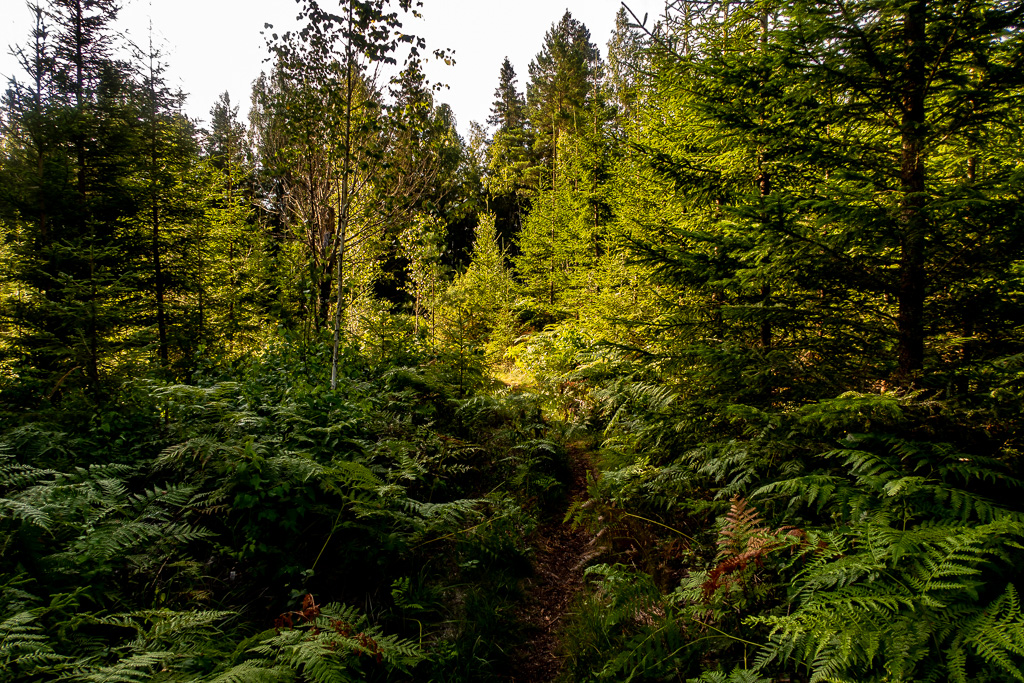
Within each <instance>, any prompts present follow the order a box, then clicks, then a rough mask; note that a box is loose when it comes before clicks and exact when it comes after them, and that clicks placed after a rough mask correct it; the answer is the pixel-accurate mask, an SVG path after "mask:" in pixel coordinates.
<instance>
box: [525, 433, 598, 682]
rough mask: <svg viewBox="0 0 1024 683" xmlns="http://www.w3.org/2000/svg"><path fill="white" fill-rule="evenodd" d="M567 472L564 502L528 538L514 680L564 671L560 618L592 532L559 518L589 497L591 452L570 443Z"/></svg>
mask: <svg viewBox="0 0 1024 683" xmlns="http://www.w3.org/2000/svg"><path fill="white" fill-rule="evenodd" d="M568 456H569V467H570V471H571V476H570V478H569V487H568V491H567V492H566V496H565V501H564V503H563V504H562V505H560V506H557V507H555V508H553V509H552V510H550V511H548V512H547V513H545V515H544V517H543V518H542V519H541V523H540V525H539V526H538V527H537V530H536V531H535V532H534V533H533V536H532V538H531V539H530V542H531V545H532V546H533V548H534V557H533V563H532V564H533V576H532V577H530V578H529V579H527V580H526V582H525V585H524V586H523V592H524V593H525V597H524V599H523V602H522V603H521V605H520V606H519V609H518V611H517V614H516V616H517V617H518V619H519V622H520V623H521V624H523V625H524V626H525V627H526V641H525V642H524V643H523V644H522V645H521V646H520V647H519V648H518V649H517V650H516V652H515V654H514V658H513V659H514V665H513V669H512V671H511V677H510V679H511V680H512V681H513V682H514V683H549V682H550V681H553V680H554V679H555V677H556V676H557V675H558V674H559V672H560V671H561V669H562V664H563V659H562V657H561V656H560V653H559V642H558V635H559V630H560V629H561V627H562V626H563V623H564V618H565V617H566V616H567V614H568V613H569V610H570V609H571V608H572V606H573V602H574V600H575V598H576V596H577V595H578V594H579V592H580V591H581V590H582V589H583V586H584V581H583V571H584V569H586V565H587V563H588V562H589V561H590V560H591V559H592V558H593V557H594V556H595V552H594V545H595V539H594V537H593V535H591V534H590V533H589V532H587V531H586V530H585V529H573V528H572V525H571V523H569V522H565V521H563V520H564V518H565V515H566V512H567V511H568V509H569V507H570V506H571V505H572V504H573V503H574V502H577V501H581V500H584V499H585V498H586V497H587V474H588V473H590V472H592V471H593V465H592V464H591V462H590V458H589V453H588V452H587V451H586V450H584V449H581V448H577V447H574V446H570V447H569V454H568Z"/></svg>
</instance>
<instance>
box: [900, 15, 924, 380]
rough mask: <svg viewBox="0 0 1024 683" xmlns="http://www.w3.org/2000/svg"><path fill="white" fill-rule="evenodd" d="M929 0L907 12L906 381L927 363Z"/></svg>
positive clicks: (903, 181) (903, 171)
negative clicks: (926, 58) (926, 163)
mask: <svg viewBox="0 0 1024 683" xmlns="http://www.w3.org/2000/svg"><path fill="white" fill-rule="evenodd" d="M927 11H928V4H927V0H916V1H915V2H914V3H913V4H912V5H910V7H909V9H908V11H907V13H906V15H905V16H904V40H905V43H906V48H907V61H906V65H905V68H904V75H903V93H902V105H903V106H902V109H903V111H902V120H901V125H900V138H901V141H902V158H901V165H900V192H901V195H902V206H901V211H900V224H901V225H900V230H901V237H900V251H901V253H900V281H899V290H898V301H899V312H898V315H897V319H896V326H897V335H898V348H897V358H898V362H899V366H898V376H899V380H900V382H901V383H903V384H904V385H909V384H913V381H914V380H913V376H914V374H915V373H917V372H918V371H920V370H921V369H922V368H923V367H924V336H925V335H924V299H925V273H924V261H925V247H926V245H925V240H926V235H927V232H928V217H927V215H926V213H925V201H926V197H925V168H924V160H925V139H924V137H925V136H924V134H925V91H926V89H927V78H928V74H927V71H926V64H925V50H926V40H927V35H926V26H925V23H926V19H927Z"/></svg>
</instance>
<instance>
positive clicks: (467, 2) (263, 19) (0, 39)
mask: <svg viewBox="0 0 1024 683" xmlns="http://www.w3.org/2000/svg"><path fill="white" fill-rule="evenodd" d="M0 4H2V5H4V6H6V9H5V10H4V11H0V51H2V54H0V76H2V78H3V82H4V83H6V82H7V79H8V78H9V77H10V76H12V75H15V74H19V73H20V69H19V67H18V65H17V62H16V61H15V60H14V58H13V57H12V56H10V54H9V50H8V49H7V48H8V46H13V45H16V44H23V43H27V40H28V37H29V34H30V31H31V29H32V17H31V14H30V13H29V11H28V9H27V6H26V4H25V3H24V2H23V0H0ZM123 4H124V7H123V9H122V10H121V14H120V17H119V19H118V22H117V28H119V29H121V30H124V31H126V32H127V33H128V34H129V36H130V37H131V38H132V39H133V40H134V41H135V42H136V43H138V44H140V45H146V44H147V43H148V37H147V36H148V26H149V18H150V17H152V20H153V27H154V34H155V38H156V43H157V45H158V46H162V48H163V50H164V52H165V53H166V61H167V62H168V65H169V69H168V76H169V80H170V81H171V83H172V84H173V85H177V86H178V87H180V88H181V89H182V90H183V91H184V92H186V93H188V95H189V97H188V101H187V104H186V113H188V115H189V116H191V117H193V118H197V119H204V120H205V119H207V118H208V114H209V111H210V108H211V107H212V106H213V103H214V102H215V101H216V100H217V97H218V95H219V94H220V93H221V92H223V91H224V90H227V91H228V92H229V93H230V94H231V100H232V102H234V103H236V104H240V105H241V112H240V113H241V116H242V117H243V119H244V117H245V115H246V113H247V112H248V108H249V93H250V85H251V84H252V81H253V80H255V79H256V77H257V76H258V75H259V73H260V71H262V70H263V69H264V68H265V67H266V65H265V64H264V63H263V60H264V59H266V57H267V54H268V53H267V50H266V47H265V43H264V40H263V37H262V36H261V35H260V31H262V30H263V25H264V23H270V24H273V25H274V30H275V31H278V32H281V31H282V30H284V29H287V28H290V27H292V26H294V20H295V15H296V14H297V13H298V7H299V5H298V4H297V3H296V2H294V1H293V0H126V1H124V3H123ZM323 4H324V6H325V7H327V6H329V5H330V4H331V2H330V0H324V2H323ZM627 4H628V5H629V6H630V7H631V8H632V9H633V11H634V12H636V14H637V16H640V17H642V16H643V15H644V13H645V12H646V13H649V14H650V15H651V21H653V20H654V19H655V18H656V17H657V15H658V14H659V13H660V11H661V10H662V8H663V7H664V0H628V2H627ZM619 6H620V3H619V0H561V1H560V2H557V1H556V2H551V1H550V0H425V2H424V6H423V7H422V8H421V9H420V11H421V12H422V13H423V17H424V18H423V20H422V21H418V20H415V19H413V18H412V17H411V16H409V18H408V20H407V21H405V26H404V30H405V31H406V32H409V33H416V34H418V35H422V36H423V37H425V38H426V40H427V48H428V51H432V50H433V49H435V48H441V47H447V48H452V49H454V50H455V59H456V64H455V66H452V67H448V66H445V65H443V64H436V65H428V67H427V75H428V77H430V78H431V80H435V81H441V82H444V83H447V84H448V85H449V86H450V89H449V90H445V91H442V92H441V93H439V94H438V95H437V100H438V101H439V102H447V103H448V104H449V105H451V107H452V109H453V110H454V111H455V116H456V117H457V119H458V122H459V130H460V131H462V132H463V134H465V132H466V131H467V130H468V128H469V122H470V121H479V122H480V123H484V121H485V120H486V118H487V116H488V114H489V112H490V106H491V102H492V100H493V99H494V98H493V94H494V89H495V87H496V86H497V84H498V72H499V70H500V68H501V62H502V60H503V59H504V58H505V56H506V55H507V56H508V58H509V59H510V60H511V61H512V65H513V66H514V67H515V70H516V74H517V75H518V76H519V88H520V90H522V91H525V88H526V82H527V81H528V79H529V75H528V71H527V67H528V65H529V63H530V61H531V60H532V59H533V57H534V56H535V55H536V54H537V52H539V51H540V49H541V47H542V45H543V40H544V33H545V32H546V31H547V30H548V29H549V28H550V27H551V25H552V24H553V23H555V22H557V21H558V20H559V19H561V17H562V14H563V13H564V12H565V10H566V9H568V10H569V11H570V12H572V15H573V17H575V18H576V19H578V20H579V21H582V22H583V23H584V24H586V26H587V28H589V29H590V34H591V40H593V41H594V43H596V44H597V46H598V47H599V48H601V54H602V56H604V55H605V52H606V44H607V42H608V39H609V37H610V36H611V32H612V29H613V28H614V26H615V14H616V12H617V11H618V8H619Z"/></svg>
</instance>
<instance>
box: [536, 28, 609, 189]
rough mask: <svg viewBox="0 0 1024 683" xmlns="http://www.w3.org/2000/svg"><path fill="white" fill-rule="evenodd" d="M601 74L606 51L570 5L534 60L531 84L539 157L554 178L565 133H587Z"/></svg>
mask: <svg viewBox="0 0 1024 683" xmlns="http://www.w3.org/2000/svg"><path fill="white" fill-rule="evenodd" d="M600 75H601V57H600V53H599V52H598V49H597V46H596V45H594V43H592V42H591V41H590V31H589V30H588V29H587V27H586V26H584V25H583V24H582V23H580V22H579V21H577V20H576V19H574V18H573V17H572V14H570V13H569V12H568V11H566V13H565V14H564V15H563V16H562V19H561V20H560V21H559V22H558V23H556V24H553V25H552V26H551V28H550V29H549V30H548V31H547V33H545V35H544V46H543V47H542V49H541V51H540V52H538V53H537V56H536V57H534V59H533V61H531V62H530V83H529V85H528V86H527V89H526V100H527V104H528V110H529V117H530V123H531V125H532V128H533V131H534V135H535V139H534V149H535V151H536V153H537V156H538V159H537V163H538V166H539V167H540V170H541V171H542V174H543V171H545V170H546V174H547V175H548V176H549V181H550V174H551V173H553V171H554V166H553V164H554V162H555V157H556V156H557V151H558V139H559V136H560V134H561V133H563V132H571V133H574V134H577V135H581V134H583V133H584V132H585V131H587V130H588V128H589V127H590V126H589V124H590V122H591V118H590V117H589V116H588V115H587V108H588V105H589V104H590V100H591V98H592V97H593V96H594V95H595V94H596V88H597V85H598V81H599V79H600ZM548 185H550V182H548ZM538 187H540V185H538Z"/></svg>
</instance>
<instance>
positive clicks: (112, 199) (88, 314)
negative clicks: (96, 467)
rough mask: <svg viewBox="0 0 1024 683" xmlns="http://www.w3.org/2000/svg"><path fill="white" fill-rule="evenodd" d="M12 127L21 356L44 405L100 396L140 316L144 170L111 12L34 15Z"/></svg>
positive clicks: (82, 5)
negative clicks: (77, 394) (72, 396)
mask: <svg viewBox="0 0 1024 683" xmlns="http://www.w3.org/2000/svg"><path fill="white" fill-rule="evenodd" d="M35 11H36V16H37V26H36V30H35V32H34V36H33V46H32V47H31V48H29V49H28V50H26V51H24V52H23V53H22V56H23V66H24V67H25V68H26V69H27V75H28V81H27V82H26V83H18V82H14V83H13V85H12V87H11V89H10V90H9V91H8V94H7V97H6V100H5V108H6V109H7V112H6V115H5V116H4V117H3V118H4V120H5V121H6V122H7V123H6V125H7V128H8V130H7V135H6V137H7V141H8V149H9V150H10V152H9V155H10V156H9V157H8V164H5V165H6V166H7V167H8V172H9V174H10V181H11V183H12V185H11V189H12V191H10V192H8V193H6V197H5V199H6V201H7V202H9V203H8V204H7V207H5V213H8V214H9V215H10V214H16V215H17V216H18V219H17V221H18V225H19V230H18V232H19V235H20V238H19V240H18V243H17V245H16V251H17V252H18V253H19V254H20V258H19V259H18V261H17V263H18V266H17V269H16V270H15V271H14V272H13V273H12V274H11V276H12V278H13V279H14V280H16V281H17V282H19V283H21V286H22V287H23V288H24V289H25V292H26V296H24V297H23V299H22V302H21V303H20V304H19V306H18V310H17V311H16V312H15V314H14V315H15V317H16V318H17V319H18V325H19V328H20V329H21V330H22V332H21V333H20V334H19V346H20V347H21V349H22V351H23V353H24V354H25V357H26V360H27V362H28V363H29V365H30V366H31V367H34V368H35V369H36V370H37V371H39V372H40V379H41V380H42V381H43V382H44V385H43V386H44V387H49V388H43V389H42V392H43V394H42V395H44V396H47V395H50V396H52V395H54V392H55V391H57V388H58V387H60V386H64V387H67V386H74V385H75V384H82V383H83V382H84V384H85V385H86V386H87V387H88V388H89V390H90V391H91V392H92V393H93V395H95V396H101V395H102V394H103V393H104V380H105V378H106V376H107V375H108V374H109V373H110V372H111V371H112V370H113V369H114V366H113V364H112V363H113V359H114V357H115V356H116V353H115V349H116V348H117V347H118V346H120V345H121V344H122V342H123V338H121V337H120V336H119V330H120V328H122V326H124V325H125V324H127V323H128V320H127V319H126V315H127V313H128V312H129V311H131V310H133V309H134V308H135V307H134V305H129V306H126V305H125V302H127V301H131V300H132V299H133V297H134V296H135V291H134V288H133V287H132V279H133V278H134V276H135V275H136V274H137V272H138V266H139V262H138V259H139V257H140V251H141V249H142V247H141V244H140V243H139V241H138V240H136V239H134V236H132V235H131V234H130V233H131V229H130V222H129V219H130V217H131V216H132V215H133V213H134V206H133V198H132V196H131V192H130V190H129V188H130V187H131V182H130V181H129V178H130V177H131V175H132V174H133V172H134V170H135V166H136V164H137V160H138V156H139V155H138V151H139V147H138V141H137V139H136V133H137V127H136V120H137V119H136V110H135V109H134V102H135V98H134V95H133V87H134V86H133V83H132V80H131V76H130V74H129V71H128V68H127V67H126V66H125V65H124V64H123V63H119V62H117V61H115V60H114V59H113V58H112V57H111V56H110V48H111V44H112V41H113V35H112V32H111V29H110V24H111V22H112V21H113V20H114V19H115V18H116V16H117V5H116V4H115V3H114V2H112V1H111V0H53V1H52V2H50V3H49V4H48V5H47V6H46V7H37V8H36V10H35Z"/></svg>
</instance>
